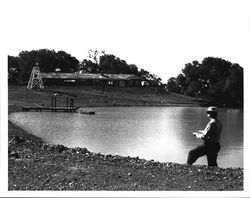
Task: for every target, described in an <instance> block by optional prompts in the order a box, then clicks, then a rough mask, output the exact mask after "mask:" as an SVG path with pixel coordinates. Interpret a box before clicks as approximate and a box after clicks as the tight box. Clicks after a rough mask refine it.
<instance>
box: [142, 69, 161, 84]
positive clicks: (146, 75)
mask: <svg viewBox="0 0 250 198" xmlns="http://www.w3.org/2000/svg"><path fill="white" fill-rule="evenodd" d="M139 76H140V77H141V78H143V79H144V80H145V86H154V87H159V86H161V85H162V82H161V81H162V79H161V78H159V77H157V76H156V75H155V74H151V73H150V72H148V71H147V70H144V69H141V70H140V72H139Z"/></svg>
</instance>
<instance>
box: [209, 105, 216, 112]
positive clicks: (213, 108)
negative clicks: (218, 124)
mask: <svg viewBox="0 0 250 198" xmlns="http://www.w3.org/2000/svg"><path fill="white" fill-rule="evenodd" d="M207 112H216V113H217V107H214V106H212V107H208V108H207Z"/></svg>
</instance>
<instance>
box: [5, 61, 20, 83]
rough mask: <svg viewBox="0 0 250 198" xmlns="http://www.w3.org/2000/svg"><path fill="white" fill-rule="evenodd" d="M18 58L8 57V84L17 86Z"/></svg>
mask: <svg viewBox="0 0 250 198" xmlns="http://www.w3.org/2000/svg"><path fill="white" fill-rule="evenodd" d="M19 61H20V60H19V58H18V57H14V56H8V83H9V84H18V83H19V82H18V75H19V72H20V66H19Z"/></svg>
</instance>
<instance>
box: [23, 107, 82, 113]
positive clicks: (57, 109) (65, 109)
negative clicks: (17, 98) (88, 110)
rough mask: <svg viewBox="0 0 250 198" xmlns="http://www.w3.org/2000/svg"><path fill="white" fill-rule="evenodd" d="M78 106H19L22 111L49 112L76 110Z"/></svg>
mask: <svg viewBox="0 0 250 198" xmlns="http://www.w3.org/2000/svg"><path fill="white" fill-rule="evenodd" d="M77 109H78V107H73V108H67V107H21V110H22V111H37V112H38V111H51V112H59V111H61V112H76V110H77Z"/></svg>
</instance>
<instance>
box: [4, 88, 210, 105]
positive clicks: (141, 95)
mask: <svg viewBox="0 0 250 198" xmlns="http://www.w3.org/2000/svg"><path fill="white" fill-rule="evenodd" d="M25 88H26V87H24V86H10V87H9V105H16V106H34V105H36V104H42V105H44V106H51V96H52V95H53V94H54V93H60V94H61V96H58V97H57V106H65V105H66V99H65V97H64V96H66V95H69V96H74V97H75V102H74V103H75V106H77V107H85V106H151V105H154V106H169V105H182V106H183V105H184V106H203V105H206V103H207V102H208V101H206V100H203V99H200V98H193V97H188V96H183V95H178V94H173V93H168V94H167V93H165V94H161V93H158V90H157V89H156V88H147V87H141V88H139V87H138V88H118V87H106V89H105V92H104V93H103V90H102V88H101V87H93V86H89V87H87V86H84V87H69V86H67V87H50V88H47V89H46V90H45V91H33V90H32V91H26V89H25Z"/></svg>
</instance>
